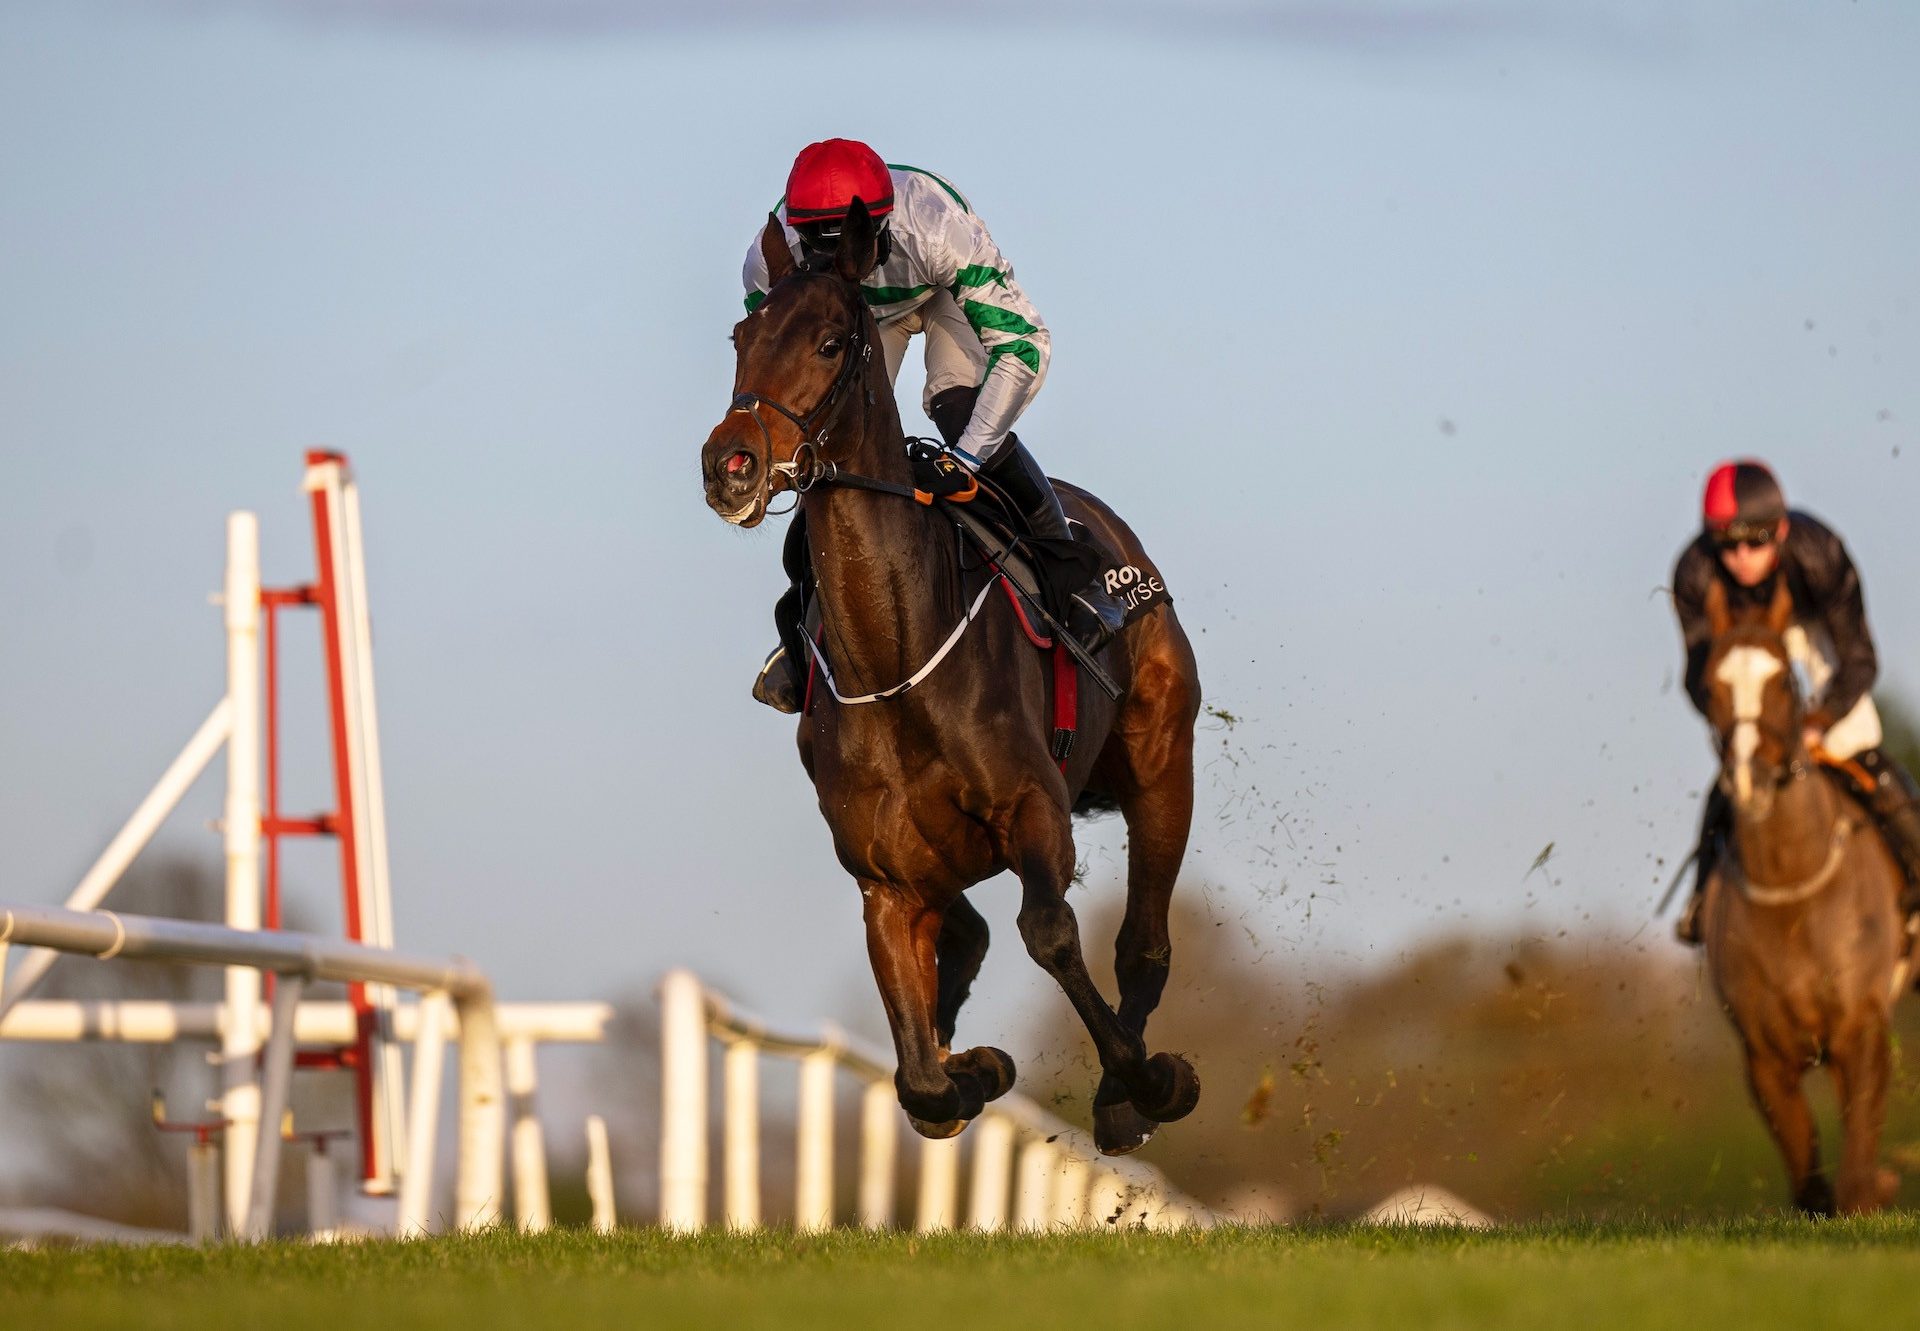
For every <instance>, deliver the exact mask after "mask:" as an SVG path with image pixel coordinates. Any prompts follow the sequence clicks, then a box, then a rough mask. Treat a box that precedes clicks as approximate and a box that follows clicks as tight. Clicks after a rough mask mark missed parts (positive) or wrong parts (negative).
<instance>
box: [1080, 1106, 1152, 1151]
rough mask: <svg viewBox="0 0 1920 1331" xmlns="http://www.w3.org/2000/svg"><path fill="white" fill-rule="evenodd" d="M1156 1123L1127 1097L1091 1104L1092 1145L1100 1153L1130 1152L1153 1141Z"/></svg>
mask: <svg viewBox="0 0 1920 1331" xmlns="http://www.w3.org/2000/svg"><path fill="white" fill-rule="evenodd" d="M1159 1126H1160V1125H1159V1124H1158V1123H1155V1122H1154V1121H1153V1120H1152V1119H1150V1118H1148V1117H1147V1116H1146V1115H1144V1114H1142V1113H1141V1112H1140V1111H1139V1110H1137V1109H1135V1108H1134V1107H1133V1104H1132V1102H1130V1101H1127V1100H1118V1101H1115V1102H1114V1103H1113V1104H1110V1105H1103V1104H1095V1105H1094V1107H1093V1144H1094V1145H1095V1146H1097V1147H1099V1148H1100V1154H1101V1155H1132V1154H1133V1153H1134V1152H1135V1151H1137V1150H1139V1149H1140V1148H1141V1147H1142V1146H1145V1145H1146V1144H1147V1143H1148V1142H1150V1141H1152V1140H1153V1130H1154V1129H1155V1128H1157V1127H1159Z"/></svg>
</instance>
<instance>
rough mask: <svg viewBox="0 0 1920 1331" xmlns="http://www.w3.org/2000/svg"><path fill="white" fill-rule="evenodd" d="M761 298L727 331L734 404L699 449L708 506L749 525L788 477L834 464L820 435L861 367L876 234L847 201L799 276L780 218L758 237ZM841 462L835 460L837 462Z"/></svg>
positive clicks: (863, 212)
mask: <svg viewBox="0 0 1920 1331" xmlns="http://www.w3.org/2000/svg"><path fill="white" fill-rule="evenodd" d="M760 253H761V255H762V256H763V257H764V258H765V259H766V263H767V281H768V291H767V298H766V300H764V301H763V302H761V304H760V306H759V308H758V309H756V310H754V311H753V313H751V314H749V315H748V316H747V317H746V318H744V319H742V320H741V321H740V322H739V323H737V324H735V325H734V328H733V345H734V349H735V361H734V376H733V389H734V398H733V404H732V406H731V407H729V408H728V410H727V414H726V416H725V417H723V418H722V419H721V421H720V424H718V425H716V426H715V427H714V428H713V433H712V434H710V435H708V436H707V442H706V443H705V444H704V445H703V446H702V447H701V449H700V472H701V475H702V477H703V478H704V479H705V482H706V492H707V506H708V507H709V508H711V509H712V510H713V511H714V512H716V513H718V514H719V515H720V516H721V517H723V518H725V519H726V520H727V521H728V522H731V523H733V524H734V525H735V526H738V527H753V526H757V525H758V524H759V522H760V520H761V519H762V518H764V517H765V516H766V514H767V506H768V505H769V504H770V503H772V502H773V498H774V496H775V495H777V494H779V493H780V492H781V491H782V490H787V489H793V488H796V487H795V481H796V478H797V479H798V480H799V482H800V484H799V486H798V488H801V489H804V488H805V486H806V480H807V477H808V475H809V474H810V472H811V471H812V469H813V468H814V467H815V466H817V465H818V464H819V463H822V462H827V461H831V460H834V459H833V458H832V456H831V454H832V451H833V450H832V445H831V444H830V443H828V442H827V430H828V427H830V426H831V425H832V424H833V422H834V420H835V418H836V416H837V415H838V413H839V409H840V408H841V407H842V406H843V405H844V404H845V402H846V400H847V398H849V397H850V396H852V395H853V389H854V388H855V386H856V385H857V384H858V383H859V381H860V378H861V375H862V372H863V371H864V370H865V368H866V363H867V358H868V356H869V355H870V354H871V352H872V347H873V328H872V321H871V319H870V318H869V316H868V314H867V309H866V303H865V301H863V300H862V299H861V296H860V288H859V282H860V279H861V278H863V277H865V276H866V275H867V273H869V272H871V271H872V269H873V266H874V264H875V263H876V262H878V259H879V240H878V228H877V227H876V226H875V225H874V222H873V219H872V218H871V217H870V216H869V215H868V213H867V209H866V205H865V204H863V203H862V202H860V200H858V199H855V200H854V201H853V208H852V210H851V211H850V212H849V213H848V214H847V220H846V223H845V226H844V227H843V228H842V230H841V233H840V248H839V250H838V251H837V252H836V253H835V254H834V256H833V259H832V262H831V264H826V265H822V266H821V268H820V269H819V270H818V271H811V270H802V269H801V268H800V267H799V265H798V264H796V263H795V262H794V259H793V254H792V252H791V251H790V250H789V249H788V248H787V239H786V233H785V232H784V231H783V230H782V229H781V226H780V223H779V220H778V219H776V218H774V217H771V216H769V217H768V218H767V226H766V230H765V231H763V232H761V234H760ZM840 460H844V459H840Z"/></svg>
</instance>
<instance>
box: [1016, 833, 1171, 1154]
mask: <svg viewBox="0 0 1920 1331" xmlns="http://www.w3.org/2000/svg"><path fill="white" fill-rule="evenodd" d="M1035 803H1038V801H1036V802H1035ZM1028 808H1029V809H1031V808H1033V805H1032V804H1030V805H1029V806H1028ZM1048 814H1051V815H1052V816H1050V817H1049V816H1047V814H1040V815H1037V816H1036V815H1033V814H1029V815H1028V816H1027V817H1026V818H1025V819H1023V820H1022V825H1021V826H1019V827H1018V828H1017V829H1016V837H1015V844H1016V845H1017V846H1018V847H1019V852H1018V855H1017V857H1016V858H1015V865H1016V867H1017V868H1018V870H1019V874H1020V889H1021V891H1020V937H1021V940H1022V941H1023V942H1025V943H1026V945H1027V953H1028V955H1030V956H1031V957H1032V958H1033V959H1034V960H1035V961H1036V962H1038V963H1039V965H1040V968H1041V969H1042V970H1044V971H1046V972H1047V974H1049V975H1051V976H1052V977H1053V978H1054V982H1055V983H1057V984H1058V985H1059V986H1060V988H1061V990H1062V991H1063V992H1064V993H1065V994H1066V996H1067V1001H1068V1002H1070V1003H1072V1004H1073V1008H1074V1011H1075V1012H1077V1013H1079V1014H1080V1020H1081V1022H1082V1023H1083V1024H1084V1025H1085V1026H1086V1028H1087V1034H1088V1035H1090V1036H1092V1037H1093V1044H1094V1048H1095V1049H1096V1050H1098V1052H1099V1055H1100V1067H1101V1070H1102V1071H1103V1072H1104V1073H1106V1074H1107V1075H1109V1076H1112V1077H1116V1078H1118V1079H1119V1081H1120V1083H1121V1085H1123V1086H1124V1087H1125V1088H1126V1091H1127V1095H1128V1098H1129V1099H1131V1100H1132V1102H1133V1104H1134V1107H1135V1108H1137V1109H1138V1110H1139V1111H1140V1112H1141V1113H1142V1114H1144V1115H1146V1116H1147V1117H1148V1118H1150V1119H1153V1120H1154V1121H1155V1122H1161V1123H1165V1122H1170V1121H1172V1120H1173V1119H1176V1118H1180V1117H1183V1116H1184V1115H1186V1114H1188V1113H1190V1112H1191V1111H1192V1109H1193V1106H1194V1103H1195V1102H1196V1101H1197V1100H1198V1098H1199V1081H1198V1079H1197V1078H1195V1077H1194V1075H1193V1069H1192V1068H1190V1067H1188V1066H1187V1063H1186V1060H1184V1059H1181V1058H1178V1057H1176V1056H1175V1055H1172V1054H1155V1055H1154V1056H1153V1057H1152V1058H1148V1057H1147V1050H1146V1043H1145V1041H1144V1040H1143V1039H1142V1038H1141V1036H1140V1034H1139V1032H1137V1031H1134V1030H1131V1029H1129V1028H1128V1027H1127V1026H1126V1024H1125V1023H1123V1022H1122V1021H1121V1020H1120V1017H1119V1015H1118V1014H1117V1013H1115V1012H1114V1010H1113V1009H1112V1008H1111V1007H1109V1006H1108V1005H1107V1000H1106V999H1105V998H1103V997H1101V995H1100V990H1099V988H1098V987H1097V986H1096V985H1095V984H1094V982H1093V977H1092V976H1090V975H1089V974H1087V963H1086V958H1085V957H1084V956H1082V955H1081V952H1080V922H1079V921H1078V920H1077V919H1076V918H1075V917H1074V913H1073V907H1072V906H1070V905H1068V904H1067V896H1066V893H1067V885H1068V883H1070V882H1071V881H1072V880H1073V836H1072V832H1071V829H1070V828H1069V826H1068V824H1067V818H1066V815H1065V814H1064V813H1063V812H1061V811H1060V810H1058V809H1049V810H1048Z"/></svg>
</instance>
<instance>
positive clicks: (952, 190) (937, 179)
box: [887, 162, 973, 212]
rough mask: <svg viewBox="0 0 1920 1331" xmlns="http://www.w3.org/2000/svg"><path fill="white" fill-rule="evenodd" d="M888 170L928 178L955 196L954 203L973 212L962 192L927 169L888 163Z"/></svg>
mask: <svg viewBox="0 0 1920 1331" xmlns="http://www.w3.org/2000/svg"><path fill="white" fill-rule="evenodd" d="M887 170H889V171H911V172H913V174H914V175H916V176H925V177H926V178H927V179H928V180H931V181H932V182H933V183H934V184H936V185H938V186H939V187H940V188H941V189H943V190H945V191H946V192H947V193H948V194H950V195H952V196H953V201H954V202H955V203H957V204H959V205H960V206H961V207H962V208H965V209H966V210H967V211H968V212H972V211H973V205H972V204H970V203H968V202H967V201H966V200H965V199H963V198H961V197H960V191H959V190H957V189H955V188H954V187H953V186H951V185H949V184H948V183H947V182H946V181H944V180H942V179H941V178H940V177H939V176H936V175H934V174H933V172H931V171H929V170H927V169H926V168H925V167H919V166H902V165H901V164H900V163H899V162H888V163H887Z"/></svg>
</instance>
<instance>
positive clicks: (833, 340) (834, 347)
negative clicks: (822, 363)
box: [820, 337, 840, 356]
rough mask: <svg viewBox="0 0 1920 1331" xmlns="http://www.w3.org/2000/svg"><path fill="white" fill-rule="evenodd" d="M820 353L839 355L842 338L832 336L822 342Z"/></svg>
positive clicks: (823, 354)
mask: <svg viewBox="0 0 1920 1331" xmlns="http://www.w3.org/2000/svg"><path fill="white" fill-rule="evenodd" d="M820 354H821V355H822V356H838V355H839V354H840V339H839V338H837V337H830V338H828V339H827V340H826V341H825V342H822V343H821V344H820Z"/></svg>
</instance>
